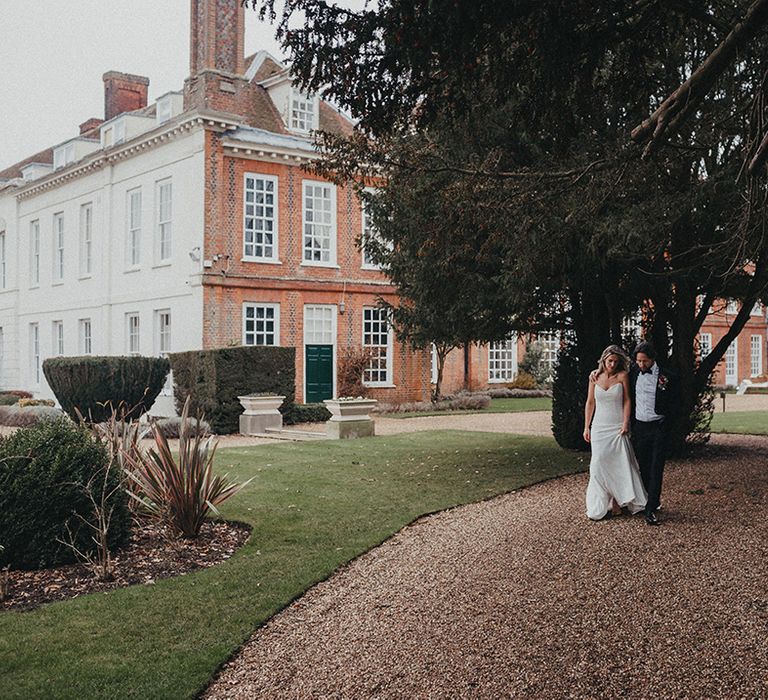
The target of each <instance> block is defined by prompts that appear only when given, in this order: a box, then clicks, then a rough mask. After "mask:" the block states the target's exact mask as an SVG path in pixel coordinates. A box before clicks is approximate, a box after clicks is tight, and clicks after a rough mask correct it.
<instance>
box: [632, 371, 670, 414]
mask: <svg viewBox="0 0 768 700" xmlns="http://www.w3.org/2000/svg"><path fill="white" fill-rule="evenodd" d="M639 376H640V368H639V367H638V366H637V365H635V364H633V365H632V367H630V369H629V387H630V398H631V399H632V420H633V421H634V420H635V391H636V387H637V378H638V377H639ZM677 389H678V384H677V375H676V374H675V373H674V372H673V371H672V370H670V369H667V368H666V367H662V366H661V365H659V377H658V382H657V384H656V407H655V411H656V413H657V414H658V415H660V416H669V415H672V414H673V413H675V412H676V411H677V407H678V406H679V405H680V403H679V401H678V397H677Z"/></svg>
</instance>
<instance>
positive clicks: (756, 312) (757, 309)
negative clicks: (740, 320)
mask: <svg viewBox="0 0 768 700" xmlns="http://www.w3.org/2000/svg"><path fill="white" fill-rule="evenodd" d="M749 314H750V316H762V315H763V307H762V305H761V304H760V302H759V301H756V302H755V305H754V306H753V307H752V311H750V312H749Z"/></svg>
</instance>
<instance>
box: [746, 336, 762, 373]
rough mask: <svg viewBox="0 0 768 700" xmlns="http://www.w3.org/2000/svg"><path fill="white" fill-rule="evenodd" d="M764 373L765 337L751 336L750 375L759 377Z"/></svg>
mask: <svg viewBox="0 0 768 700" xmlns="http://www.w3.org/2000/svg"><path fill="white" fill-rule="evenodd" d="M762 373H763V336H761V335H751V336H749V374H750V376H751V377H759V376H760V375H761V374H762Z"/></svg>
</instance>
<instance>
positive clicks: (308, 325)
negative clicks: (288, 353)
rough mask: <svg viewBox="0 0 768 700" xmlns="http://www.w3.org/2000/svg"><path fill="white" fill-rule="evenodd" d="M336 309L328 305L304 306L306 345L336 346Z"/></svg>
mask: <svg viewBox="0 0 768 700" xmlns="http://www.w3.org/2000/svg"><path fill="white" fill-rule="evenodd" d="M335 314H336V309H335V308H334V307H333V306H330V305H328V304H322V305H321V304H317V305H315V304H305V305H304V343H305V344H306V345H334V341H335V339H336V332H335V328H334V319H335Z"/></svg>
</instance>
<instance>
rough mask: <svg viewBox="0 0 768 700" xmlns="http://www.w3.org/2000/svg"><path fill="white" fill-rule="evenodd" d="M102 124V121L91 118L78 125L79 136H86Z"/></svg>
mask: <svg viewBox="0 0 768 700" xmlns="http://www.w3.org/2000/svg"><path fill="white" fill-rule="evenodd" d="M103 123H104V120H103V119H99V118H98V117H91V118H90V119H88V120H86V121H84V122H83V123H82V124H81V125H80V135H81V136H82V135H83V134H87V133H88V132H89V131H93V130H94V129H97V128H98V127H100V126H101V125H102V124H103Z"/></svg>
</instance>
